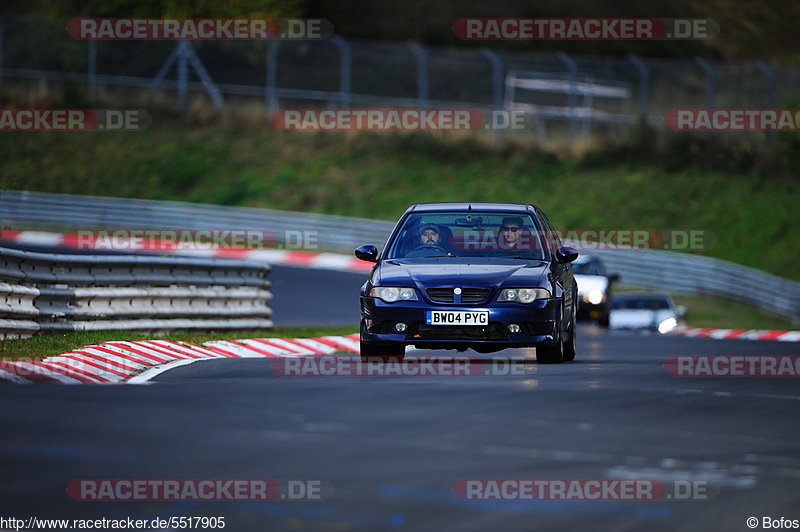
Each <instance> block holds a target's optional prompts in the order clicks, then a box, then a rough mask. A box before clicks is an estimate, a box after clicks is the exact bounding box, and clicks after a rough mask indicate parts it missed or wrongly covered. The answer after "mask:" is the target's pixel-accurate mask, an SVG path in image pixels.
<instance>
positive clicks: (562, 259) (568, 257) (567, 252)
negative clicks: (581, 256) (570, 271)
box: [556, 246, 578, 264]
mask: <svg viewBox="0 0 800 532" xmlns="http://www.w3.org/2000/svg"><path fill="white" fill-rule="evenodd" d="M577 258H578V251H577V250H576V249H575V248H571V247H569V246H563V247H560V248H558V250H557V251H556V262H558V263H559V264H566V263H567V262H572V261H573V260H575V259H577Z"/></svg>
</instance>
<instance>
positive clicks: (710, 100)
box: [694, 57, 717, 109]
mask: <svg viewBox="0 0 800 532" xmlns="http://www.w3.org/2000/svg"><path fill="white" fill-rule="evenodd" d="M694 60H695V62H696V63H697V64H698V65H700V68H702V69H703V72H705V73H706V76H708V92H707V93H706V108H707V109H713V108H714V94H715V93H716V92H717V76H716V73H715V72H714V67H712V66H711V65H710V64H709V63H708V61H706V60H705V59H703V58H702V57H695V58H694Z"/></svg>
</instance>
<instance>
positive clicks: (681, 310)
mask: <svg viewBox="0 0 800 532" xmlns="http://www.w3.org/2000/svg"><path fill="white" fill-rule="evenodd" d="M675 315H676V316H678V318H683V317H684V316H686V307H684V306H683V305H678V306H677V308H676V309H675Z"/></svg>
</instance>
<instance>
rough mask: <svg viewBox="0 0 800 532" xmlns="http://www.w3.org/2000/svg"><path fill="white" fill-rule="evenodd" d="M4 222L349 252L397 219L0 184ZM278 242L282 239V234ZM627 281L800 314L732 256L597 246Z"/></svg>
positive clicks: (792, 292) (798, 306)
mask: <svg viewBox="0 0 800 532" xmlns="http://www.w3.org/2000/svg"><path fill="white" fill-rule="evenodd" d="M0 220H3V228H5V229H61V230H65V229H71V230H74V229H98V228H102V229H115V228H120V229H131V228H136V229H160V230H164V229H175V230H192V229H206V230H207V229H210V228H213V229H237V230H242V229H247V230H264V231H271V232H272V233H273V234H274V235H275V236H276V237H277V238H279V239H280V237H281V236H282V235H284V234H285V232H286V231H298V230H299V231H314V232H315V236H316V244H317V245H318V246H319V250H318V251H333V252H338V253H344V254H347V255H349V256H350V257H352V252H353V249H354V248H355V247H357V246H359V245H362V244H375V245H378V246H381V245H382V244H383V243H384V242H385V241H386V239H387V238H388V236H389V233H390V231H391V229H392V226H393V224H392V223H390V222H385V221H378V220H368V219H362V218H350V217H345V216H326V215H321V214H308V213H298V212H291V211H276V210H268V209H252V208H241V207H224V206H217V205H202V204H191V203H181V202H171V201H153V200H135V199H123V198H104V197H92V196H74V195H62V194H46V193H38V192H22V191H0ZM279 243H280V240H279ZM592 253H593V254H596V255H598V256H600V257H601V258H602V259H603V260H604V262H605V263H606V266H607V269H608V270H609V271H610V272H612V273H618V274H620V275H621V277H622V280H623V282H624V283H626V284H632V285H638V286H643V287H648V288H653V289H657V290H669V291H672V292H681V293H687V294H710V295H715V296H720V297H724V298H727V299H731V300H735V301H740V302H743V303H747V304H750V305H753V306H756V307H758V308H760V309H762V310H764V311H767V312H771V313H773V314H778V315H781V316H784V317H787V318H789V319H791V320H793V321H795V322H800V283H797V282H795V281H791V280H788V279H783V278H781V277H778V276H775V275H770V274H767V273H764V272H762V271H759V270H756V269H753V268H748V267H745V266H741V265H738V264H734V263H731V262H727V261H723V260H718V259H712V258H708V257H700V256H697V255H689V254H685V253H675V252H670V251H657V250H621V249H617V250H599V251H593V252H592Z"/></svg>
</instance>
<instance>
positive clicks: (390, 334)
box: [361, 297, 561, 348]
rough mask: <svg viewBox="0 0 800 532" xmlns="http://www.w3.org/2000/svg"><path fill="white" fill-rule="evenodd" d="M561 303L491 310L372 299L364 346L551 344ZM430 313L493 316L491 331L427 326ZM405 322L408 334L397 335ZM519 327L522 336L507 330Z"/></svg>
mask: <svg viewBox="0 0 800 532" xmlns="http://www.w3.org/2000/svg"><path fill="white" fill-rule="evenodd" d="M560 306H561V302H560V300H559V299H555V298H554V299H542V300H538V301H535V302H533V303H531V304H528V305H523V304H519V303H496V302H495V303H491V304H489V305H481V306H473V305H452V304H431V303H428V302H426V301H402V302H396V303H385V302H384V301H382V300H380V299H376V298H372V297H362V298H361V340H362V341H365V342H392V343H403V344H406V345H414V346H417V347H420V348H425V347H430V348H448V347H455V348H462V347H470V346H473V347H474V346H483V347H487V348H489V347H497V348H504V347H533V346H536V345H545V344H546V345H552V344H553V343H555V342H557V341H559V334H558V331H559V328H560ZM429 310H442V311H463V310H466V311H478V310H484V311H488V312H489V324H488V325H487V326H452V325H426V324H425V316H426V312H427V311H429ZM400 322H402V323H405V324H406V326H407V330H406V331H404V332H398V331H397V330H396V329H395V326H396V324H397V323H400ZM512 323H515V324H517V325H519V326H520V329H521V330H520V332H519V333H511V332H509V330H508V326H509V325H511V324H512Z"/></svg>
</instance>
